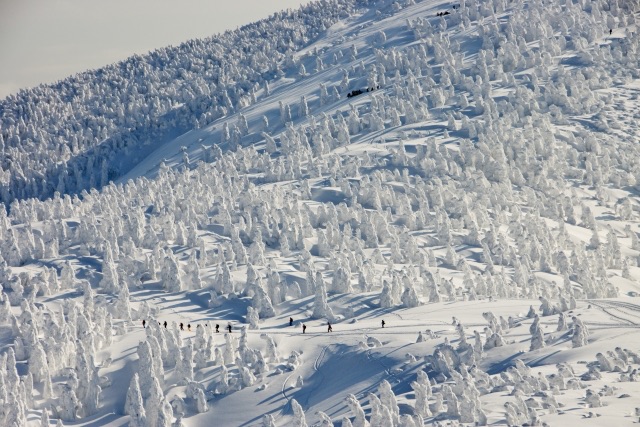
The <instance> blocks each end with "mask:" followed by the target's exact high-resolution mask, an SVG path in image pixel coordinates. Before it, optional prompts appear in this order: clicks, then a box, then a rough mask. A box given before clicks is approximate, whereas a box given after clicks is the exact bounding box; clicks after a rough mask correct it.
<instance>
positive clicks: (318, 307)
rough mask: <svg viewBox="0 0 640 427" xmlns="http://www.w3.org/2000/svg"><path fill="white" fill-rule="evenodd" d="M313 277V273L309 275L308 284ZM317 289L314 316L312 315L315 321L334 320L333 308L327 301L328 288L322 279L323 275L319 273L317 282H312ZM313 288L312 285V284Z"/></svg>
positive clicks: (316, 278)
mask: <svg viewBox="0 0 640 427" xmlns="http://www.w3.org/2000/svg"><path fill="white" fill-rule="evenodd" d="M310 277H311V273H308V274H307V282H309V280H310ZM311 283H312V284H313V285H312V286H314V287H315V298H314V300H313V314H312V315H311V317H312V318H314V319H328V320H333V317H334V316H333V311H332V310H331V307H329V303H328V301H327V288H326V284H325V282H324V279H323V277H322V273H320V272H317V273H316V277H315V280H313V281H312V282H311ZM310 286H311V284H310Z"/></svg>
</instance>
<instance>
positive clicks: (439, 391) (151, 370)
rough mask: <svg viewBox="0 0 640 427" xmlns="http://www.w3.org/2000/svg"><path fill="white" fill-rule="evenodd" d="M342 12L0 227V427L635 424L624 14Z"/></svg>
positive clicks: (468, 5) (426, 7)
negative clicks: (117, 171) (116, 167)
mask: <svg viewBox="0 0 640 427" xmlns="http://www.w3.org/2000/svg"><path fill="white" fill-rule="evenodd" d="M343 4H345V3H337V2H333V3H328V2H321V3H318V4H316V8H319V9H322V8H324V9H327V10H329V12H327V11H324V12H318V14H319V16H320V14H321V13H324V14H329V15H331V16H334V18H335V19H334V18H332V21H331V22H330V24H331V25H327V26H326V27H325V28H323V30H322V34H321V36H319V37H318V38H317V39H314V41H313V42H311V41H310V40H308V41H307V42H305V43H302V44H300V45H295V46H290V49H289V50H288V52H287V55H285V57H283V58H281V59H282V62H278V63H277V64H276V65H277V68H276V71H275V74H274V75H273V76H272V77H270V78H269V79H268V81H266V80H265V82H263V84H262V85H261V86H260V88H253V95H254V96H250V97H249V98H250V102H247V103H246V104H242V105H235V106H234V109H233V110H231V109H230V110H226V112H225V114H224V115H221V116H219V117H213V116H212V117H211V120H212V121H211V122H207V124H206V125H205V126H201V127H200V128H198V129H193V130H191V131H189V132H186V133H184V134H182V135H181V136H179V137H178V138H176V139H170V140H167V142H166V143H163V144H161V145H160V146H159V147H158V148H157V149H156V150H155V151H151V150H149V151H148V152H145V153H144V154H145V156H144V157H145V158H144V160H143V161H141V162H140V163H139V164H137V165H135V167H134V168H132V170H131V171H130V173H129V174H128V176H126V177H124V178H123V179H122V181H121V182H119V183H116V184H113V183H112V184H109V185H107V186H105V187H104V188H102V189H101V190H97V189H95V188H94V189H91V190H90V191H85V192H83V193H82V194H81V197H71V196H70V195H68V194H65V195H63V196H56V197H54V198H52V199H50V200H46V201H39V200H36V199H25V200H21V201H19V202H14V203H13V204H12V207H11V210H10V213H8V214H7V212H6V211H5V210H3V209H0V237H1V238H2V242H3V243H2V244H1V245H0V255H1V256H2V260H3V262H2V263H1V267H2V268H0V281H1V282H0V283H1V284H2V287H3V289H2V292H1V293H0V301H1V304H0V331H2V334H0V337H1V340H2V341H1V345H2V349H3V352H2V357H0V400H2V401H3V402H5V405H4V406H3V407H4V408H5V409H4V410H3V411H0V425H12V424H15V425H28V424H29V423H30V424H31V425H48V424H49V420H50V419H52V418H53V419H58V420H62V421H61V422H63V423H71V424H73V425H111V426H121V425H127V424H128V425H134V426H169V425H176V426H181V425H184V426H188V427H194V426H210V425H222V426H258V425H263V426H274V425H275V426H289V425H295V426H304V425H310V424H314V423H315V424H317V425H322V426H330V425H335V424H336V423H338V424H340V423H341V424H342V425H343V426H350V425H352V426H366V425H369V426H375V427H380V426H403V427H411V426H421V425H438V424H440V425H442V424H451V425H455V424H466V425H473V424H478V425H489V424H491V425H525V424H528V425H541V424H542V423H547V424H549V425H567V424H570V423H575V422H576V421H578V420H579V421H581V422H583V423H585V424H589V425H604V424H607V425H611V424H613V425H625V424H629V425H630V424H632V423H634V422H635V421H637V417H638V415H637V414H638V412H637V409H636V406H638V404H637V401H638V396H639V395H640V387H639V386H638V385H637V384H638V381H637V380H638V368H639V365H640V358H639V356H638V354H639V353H640V349H639V348H638V344H637V343H638V342H640V341H638V338H639V336H638V335H639V332H638V328H639V326H640V323H639V322H640V301H639V300H638V299H637V295H638V292H640V284H639V282H638V280H639V279H640V269H639V268H638V260H639V255H640V242H639V240H638V231H639V229H638V219H639V217H638V215H639V213H638V210H639V206H638V198H637V191H638V184H637V182H638V179H640V167H639V164H638V159H639V158H640V156H639V155H640V153H639V147H638V145H637V140H638V136H639V132H638V126H637V124H636V121H637V120H635V119H637V118H638V117H637V115H638V111H640V110H639V109H638V90H639V89H640V84H639V80H638V79H639V77H640V76H639V75H638V70H639V69H640V67H639V65H640V64H639V63H638V61H639V56H638V48H639V46H638V45H639V41H638V37H635V34H636V33H637V24H636V19H637V13H638V10H637V7H638V6H637V3H635V2H624V1H608V0H607V1H588V2H585V1H583V2H575V3H574V2H572V1H566V2H561V3H557V4H546V3H543V2H539V1H535V0H533V1H526V2H519V1H514V2H506V1H504V2H503V1H499V0H496V1H489V2H475V1H471V0H469V1H464V2H461V3H455V4H451V3H444V2H428V1H424V2H419V3H414V2H410V1H409V2H396V3H390V2H389V3H384V2H378V3H369V4H368V7H365V6H367V3H364V2H363V3H358V6H359V7H354V8H353V9H352V10H350V11H349V13H348V14H343V13H340V14H337V15H335V14H334V15H332V14H333V13H334V12H331V10H333V11H335V10H338V9H332V7H335V8H339V7H340V5H343ZM373 6H375V7H373ZM454 6H455V8H454ZM324 9H323V10H324ZM308 10H310V11H313V10H314V9H313V7H311V9H308ZM298 13H301V12H292V13H291V14H289V15H287V16H293V17H295V16H298V15H297V14H298ZM306 16H308V17H312V16H314V13H312V12H309V13H308V15H306ZM322 16H325V15H322ZM327 22H328V21H327ZM282 25H283V26H284V27H286V25H284V24H282ZM283 43H284V42H283ZM294 48H295V49H296V50H294ZM298 48H299V49H298ZM251 58H252V56H249V57H247V61H249V62H248V63H251ZM256 61H258V59H256ZM274 66H275V65H274ZM221 67H222V68H223V69H225V70H226V71H225V73H228V75H234V76H236V77H234V79H236V78H237V76H239V75H241V71H240V69H239V68H238V67H237V66H234V64H233V63H232V62H229V63H222V65H221ZM238 73H240V74H238ZM348 95H350V96H348ZM214 102H215V100H214ZM213 105H215V107H218V106H220V105H224V103H223V104H213ZM147 154H148V155H147ZM128 178H131V179H130V180H129V179H128ZM125 180H126V181H125ZM143 321H144V323H143ZM383 321H384V323H383ZM330 325H331V329H332V332H329V330H330V329H329V326H330ZM228 327H230V330H229V329H227V328H228Z"/></svg>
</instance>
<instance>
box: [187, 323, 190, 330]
mask: <svg viewBox="0 0 640 427" xmlns="http://www.w3.org/2000/svg"><path fill="white" fill-rule="evenodd" d="M187 330H188V331H189V332H191V323H189V324H188V325H187Z"/></svg>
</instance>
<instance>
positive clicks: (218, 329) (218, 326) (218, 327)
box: [216, 324, 220, 334]
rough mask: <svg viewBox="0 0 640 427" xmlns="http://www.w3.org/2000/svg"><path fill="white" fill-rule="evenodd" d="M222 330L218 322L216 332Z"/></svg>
mask: <svg viewBox="0 0 640 427" xmlns="http://www.w3.org/2000/svg"><path fill="white" fill-rule="evenodd" d="M219 332H220V325H218V324H216V334H217V333H219Z"/></svg>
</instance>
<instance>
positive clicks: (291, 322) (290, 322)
mask: <svg viewBox="0 0 640 427" xmlns="http://www.w3.org/2000/svg"><path fill="white" fill-rule="evenodd" d="M289 326H293V317H289Z"/></svg>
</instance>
